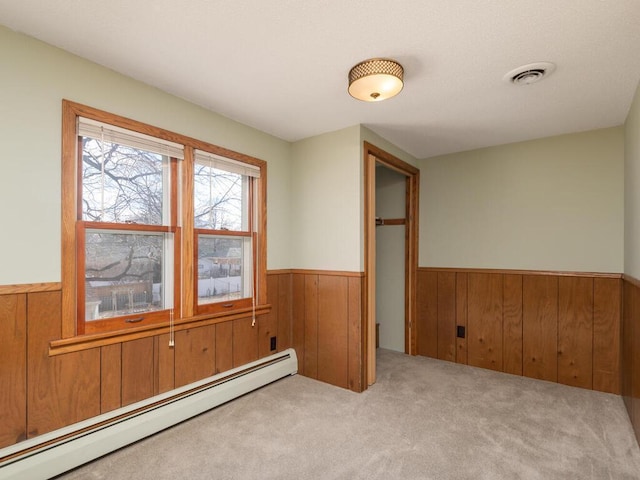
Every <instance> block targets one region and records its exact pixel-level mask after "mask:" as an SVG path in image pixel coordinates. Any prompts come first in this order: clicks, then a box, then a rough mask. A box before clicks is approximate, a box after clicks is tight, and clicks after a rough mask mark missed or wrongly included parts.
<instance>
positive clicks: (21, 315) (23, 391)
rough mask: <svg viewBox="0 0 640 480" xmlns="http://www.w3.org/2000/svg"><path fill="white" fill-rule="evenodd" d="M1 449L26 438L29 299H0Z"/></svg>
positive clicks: (22, 296) (17, 297)
mask: <svg viewBox="0 0 640 480" xmlns="http://www.w3.org/2000/svg"><path fill="white" fill-rule="evenodd" d="M0 338H1V339H2V340H1V341H2V348H0V448H2V447H6V446H8V445H13V444H14V443H17V442H21V441H22V440H25V439H26V438H27V295H26V294H17V295H0Z"/></svg>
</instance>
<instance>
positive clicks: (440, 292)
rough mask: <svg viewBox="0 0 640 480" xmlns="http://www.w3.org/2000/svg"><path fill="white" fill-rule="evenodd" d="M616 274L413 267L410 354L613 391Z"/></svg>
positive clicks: (618, 298) (616, 375) (617, 337)
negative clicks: (414, 317) (413, 345)
mask: <svg viewBox="0 0 640 480" xmlns="http://www.w3.org/2000/svg"><path fill="white" fill-rule="evenodd" d="M621 277H622V276H621V275H620V274H598V273H573V272H532V271H511V270H477V269H450V268H420V269H419V271H418V353H419V354H420V355H425V356H428V357H433V358H438V359H441V360H448V361H451V362H457V363H463V364H468V365H473V366H476V367H482V368H489V369H492V370H497V371H501V372H506V373H511V374H514V375H524V376H526V377H531V378H537V379H541V380H548V381H552V382H558V383H562V384H566V385H572V386H576V387H582V388H588V389H593V390H599V391H602V392H609V393H615V394H620V393H621V376H620V371H621V370H620V363H621V347H620V341H621V307H622V280H621ZM463 330H464V331H463ZM639 391H640V389H639ZM639 412H640V410H639ZM639 415H640V413H639Z"/></svg>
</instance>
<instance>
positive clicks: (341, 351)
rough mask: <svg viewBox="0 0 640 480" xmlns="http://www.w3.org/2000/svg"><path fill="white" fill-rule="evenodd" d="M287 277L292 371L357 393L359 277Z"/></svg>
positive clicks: (301, 273)
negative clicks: (295, 366) (293, 356)
mask: <svg viewBox="0 0 640 480" xmlns="http://www.w3.org/2000/svg"><path fill="white" fill-rule="evenodd" d="M290 275H291V282H292V292H291V296H292V297H291V298H292V312H291V314H292V327H293V332H292V346H293V347H294V348H295V350H296V353H297V355H298V365H299V366H298V372H299V373H301V374H302V375H304V376H306V377H310V378H314V379H316V380H320V381H323V382H326V383H330V384H332V385H336V386H338V387H343V388H348V389H350V390H353V391H354V392H361V391H363V390H364V389H365V388H366V385H365V382H364V368H365V366H364V347H363V345H364V334H365V332H364V329H363V325H362V323H363V316H362V289H363V274H362V273H360V272H331V271H323V270H321V271H318V270H291V271H290Z"/></svg>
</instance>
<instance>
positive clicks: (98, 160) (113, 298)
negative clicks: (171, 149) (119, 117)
mask: <svg viewBox="0 0 640 480" xmlns="http://www.w3.org/2000/svg"><path fill="white" fill-rule="evenodd" d="M82 146H83V150H82V217H83V219H84V220H85V221H89V222H106V223H123V224H136V225H163V223H166V222H165V221H164V219H163V212H164V211H165V210H166V206H165V205H164V198H165V196H164V192H165V183H166V178H165V177H166V173H165V165H167V164H168V158H167V157H163V156H162V155H158V154H155V153H152V152H147V151H144V150H140V149H137V148H133V147H129V146H126V145H118V144H115V143H108V142H101V141H99V140H97V139H93V138H89V137H84V138H83V141H82ZM98 225H99V224H97V225H96V227H97V226H98ZM167 237H170V235H169V234H166V233H154V232H148V233H145V232H144V231H139V232H138V231H136V232H124V231H114V230H100V229H97V228H96V229H92V230H87V231H86V234H85V292H86V293H85V306H86V312H85V317H86V320H97V319H102V318H108V317H113V316H119V315H124V314H131V313H138V312H146V311H152V310H159V309H162V308H164V307H165V306H164V302H163V293H164V292H163V275H162V271H163V260H164V257H165V250H166V248H165V242H166V238H167Z"/></svg>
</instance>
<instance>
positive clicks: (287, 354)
mask: <svg viewBox="0 0 640 480" xmlns="http://www.w3.org/2000/svg"><path fill="white" fill-rule="evenodd" d="M297 371H298V358H297V357H296V352H295V350H293V349H288V350H285V351H283V352H280V353H277V354H275V355H271V356H269V357H265V358H262V359H260V360H257V361H255V362H252V363H249V364H246V365H243V366H242V367H238V368H234V369H232V370H228V371H226V372H223V373H221V374H218V375H214V376H213V377H209V378H206V379H204V380H200V381H198V382H196V383H192V384H189V385H186V386H184V387H181V388H178V389H176V390H171V391H170V392H167V393H164V394H162V395H157V396H155V397H152V398H149V399H146V400H143V401H141V402H137V403H134V404H131V405H128V406H126V407H123V408H119V409H117V410H114V411H112V412H109V413H106V414H103V415H99V416H97V417H93V418H90V419H88V420H85V421H82V422H79V423H76V424H73V425H69V426H68V427H64V428H61V429H59V430H55V431H53V432H49V433H46V434H43V435H39V436H38V437H35V438H32V439H29V440H25V441H24V442H20V443H18V444H15V445H11V446H9V447H6V448H3V449H0V479H1V480H9V479H16V480H18V479H19V480H27V479H28V480H38V479H48V478H51V477H54V476H56V475H60V474H61V473H64V472H66V471H68V470H71V469H73V468H75V467H77V466H79V465H82V464H84V463H87V462H89V461H91V460H94V459H96V458H98V457H101V456H102V455H106V454H107V453H110V452H112V451H114V450H117V449H118V448H121V447H124V446H126V445H129V444H131V443H133V442H135V441H138V440H140V439H142V438H145V437H148V436H149V435H152V434H154V433H156V432H159V431H161V430H163V429H165V428H167V427H170V426H172V425H175V424H177V423H180V422H182V421H184V420H187V419H189V418H191V417H194V416H196V415H198V414H200V413H202V412H205V411H207V410H210V409H212V408H214V407H217V406H219V405H222V404H223V403H225V402H228V401H230V400H233V399H234V398H237V397H239V396H241V395H244V394H246V393H249V392H251V391H253V390H256V389H257V388H260V387H262V386H264V385H267V384H269V383H271V382H274V381H276V380H278V379H280V378H283V377H286V376H288V375H294V374H296V373H297Z"/></svg>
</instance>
